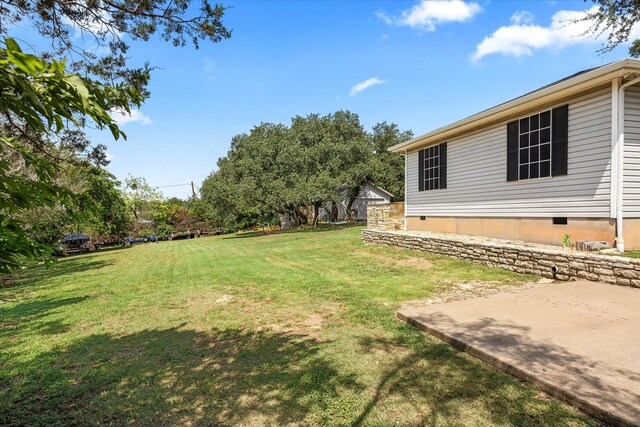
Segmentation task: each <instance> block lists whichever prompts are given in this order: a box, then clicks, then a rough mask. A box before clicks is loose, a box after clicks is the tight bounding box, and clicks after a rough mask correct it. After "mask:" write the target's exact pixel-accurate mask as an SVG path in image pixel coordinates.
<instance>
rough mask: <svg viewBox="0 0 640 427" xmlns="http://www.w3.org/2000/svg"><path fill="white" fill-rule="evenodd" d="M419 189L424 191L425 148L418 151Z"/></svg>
mask: <svg viewBox="0 0 640 427" xmlns="http://www.w3.org/2000/svg"><path fill="white" fill-rule="evenodd" d="M418 191H424V150H420V151H418Z"/></svg>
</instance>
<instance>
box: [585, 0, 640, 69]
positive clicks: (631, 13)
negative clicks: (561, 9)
mask: <svg viewBox="0 0 640 427" xmlns="http://www.w3.org/2000/svg"><path fill="white" fill-rule="evenodd" d="M585 1H586V0H585ZM593 2H594V3H595V4H596V5H597V6H598V7H597V8H596V9H594V10H592V11H590V12H589V13H587V15H586V16H585V17H584V18H581V19H580V21H585V22H589V23H590V24H591V25H590V27H589V30H588V33H590V34H592V35H594V36H601V35H603V34H607V41H606V43H605V44H604V46H603V47H602V49H601V52H604V53H606V52H609V51H611V50H613V49H615V48H616V47H618V46H620V45H621V44H622V43H625V42H627V41H631V46H630V47H629V55H631V56H632V57H634V58H637V57H639V56H640V39H635V40H629V38H630V37H631V34H632V30H633V27H634V26H635V25H636V24H637V23H638V21H640V1H638V0H593Z"/></svg>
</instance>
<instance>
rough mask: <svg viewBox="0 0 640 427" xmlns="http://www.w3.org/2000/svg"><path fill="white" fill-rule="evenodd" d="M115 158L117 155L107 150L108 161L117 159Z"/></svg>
mask: <svg viewBox="0 0 640 427" xmlns="http://www.w3.org/2000/svg"><path fill="white" fill-rule="evenodd" d="M115 158H116V156H114V155H113V154H111V153H109V152H107V157H106V159H107V161H108V162H110V161H112V160H113V159H115Z"/></svg>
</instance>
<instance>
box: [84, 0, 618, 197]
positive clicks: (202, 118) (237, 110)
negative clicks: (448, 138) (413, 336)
mask: <svg viewBox="0 0 640 427" xmlns="http://www.w3.org/2000/svg"><path fill="white" fill-rule="evenodd" d="M224 4H225V5H227V6H229V7H230V8H229V10H228V11H227V13H226V16H225V18H224V22H225V24H226V25H227V26H228V27H230V28H232V29H233V35H232V37H231V38H230V39H229V40H225V41H223V42H221V43H218V44H208V43H203V44H202V46H201V48H200V50H195V49H193V48H192V47H186V48H175V47H173V46H171V45H170V44H168V43H163V42H161V41H160V40H159V37H158V38H156V39H154V40H152V41H150V42H147V43H134V44H133V48H132V50H131V56H132V57H133V61H134V63H139V64H142V63H144V62H145V61H147V60H148V61H149V62H150V63H151V64H153V65H155V66H157V67H158V70H156V71H155V72H154V73H153V76H152V80H151V85H150V89H151V92H152V96H151V98H150V99H149V100H148V101H147V102H146V104H145V105H144V106H143V107H142V108H141V109H140V111H139V112H136V115H135V117H133V118H134V119H136V120H131V121H129V122H127V123H123V130H124V131H125V132H126V133H127V134H128V140H127V141H124V142H123V141H117V142H114V141H113V140H112V138H111V137H110V135H109V134H108V133H107V132H104V133H99V132H94V133H92V134H91V136H92V138H93V140H94V141H95V142H96V143H104V144H106V145H107V146H108V147H109V148H108V152H109V154H110V155H111V156H112V163H111V165H110V166H109V169H110V170H111V171H112V172H113V173H114V174H115V175H116V176H118V177H119V178H120V179H124V178H125V177H126V176H127V175H128V174H132V175H134V176H144V177H145V178H147V180H148V181H149V182H150V183H151V184H152V185H154V186H166V185H173V184H183V183H188V182H190V181H191V180H193V181H195V183H196V185H198V186H199V185H200V183H201V181H202V180H203V179H204V178H205V177H206V176H207V175H208V174H209V173H211V171H213V170H214V169H215V167H216V160H217V158H218V157H220V156H223V155H225V153H226V152H227V150H228V147H229V143H230V141H231V137H232V136H233V135H235V134H237V133H241V132H248V131H249V130H250V129H251V127H252V126H254V125H256V124H259V123H261V122H281V123H285V124H288V123H289V122H290V119H291V117H293V116H295V115H306V114H309V113H321V114H327V113H331V112H334V111H337V110H340V109H348V110H350V111H353V112H355V113H358V114H359V115H360V119H361V121H362V123H363V124H364V126H365V127H366V128H370V127H371V126H372V125H374V124H375V123H377V122H380V121H388V122H395V123H397V124H398V125H399V126H400V127H401V128H402V129H411V130H412V131H413V132H414V133H415V134H416V135H419V134H422V133H425V132H428V131H430V130H433V129H434V128H437V127H439V126H442V125H445V124H447V123H450V122H452V121H455V120H457V119H460V118H463V117H465V116H468V115H470V114H473V113H476V112H478V111H480V110H483V109H485V108H488V107H491V106H493V105H496V104H498V103H500V102H503V101H506V100H508V99H511V98H513V97H516V96H518V95H521V94H523V93H525V92H528V91H530V90H532V89H535V88H537V87H539V86H542V85H545V84H547V83H549V82H551V81H554V80H556V79H559V78H562V77H565V76H567V75H569V74H572V73H574V72H577V71H579V70H582V69H585V68H589V67H593V66H598V65H602V64H605V63H608V62H612V61H615V60H618V59H621V58H624V57H625V56H626V53H627V50H626V47H622V48H619V49H616V50H615V51H613V52H611V53H608V54H606V55H599V54H598V53H597V49H598V48H599V47H600V45H601V43H600V42H599V41H597V40H592V39H591V40H589V39H586V40H585V39H583V38H579V37H578V38H576V37H572V36H573V35H576V34H579V33H580V29H579V28H578V29H577V28H574V27H571V26H567V25H565V24H564V23H562V22H563V21H564V20H566V19H567V18H571V17H574V16H577V15H575V13H578V11H581V10H584V9H586V8H589V7H591V6H592V4H591V3H584V2H581V1H578V2H572V1H566V2H564V1H557V2H551V1H549V2H543V1H530V2H502V1H493V2H487V1H477V2H463V1H461V0H457V1H449V2H429V1H423V2H416V1H408V2H401V1H393V2H368V1H356V2H346V1H345V2H339V1H331V2H320V1H317V2H316V1H304V2H303V1H299V2H288V1H277V2H267V1H259V2H254V1H236V2H224ZM358 84H360V86H357V85H358ZM354 88H356V89H354ZM358 89H361V90H358ZM161 190H162V191H163V192H164V193H165V195H168V196H179V197H186V196H188V195H189V192H190V188H189V187H186V186H185V187H169V188H161Z"/></svg>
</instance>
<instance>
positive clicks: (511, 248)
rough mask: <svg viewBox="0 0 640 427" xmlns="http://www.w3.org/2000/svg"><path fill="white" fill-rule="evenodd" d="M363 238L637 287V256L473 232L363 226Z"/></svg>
mask: <svg viewBox="0 0 640 427" xmlns="http://www.w3.org/2000/svg"><path fill="white" fill-rule="evenodd" d="M362 240H363V241H365V242H367V243H377V244H383V245H389V246H397V247H401V248H406V249H413V250H418V251H423V252H430V253H435V254H441V255H448V256H452V257H456V258H462V259H467V260H469V261H473V262H475V263H479V264H482V265H486V266H490V267H498V268H503V269H505V270H509V271H514V272H516V273H521V274H535V275H537V276H542V277H548V278H553V279H556V280H579V279H586V280H592V281H601V282H606V283H611V284H617V285H625V286H632V287H638V288H640V259H632V258H624V257H620V256H610V255H603V254H594V253H586V252H575V251H570V250H565V249H563V248H560V247H558V248H555V247H553V246H546V245H539V244H533V243H525V242H514V241H509V240H499V239H488V238H482V237H475V236H461V235H455V234H441V233H427V232H406V231H405V232H399V231H385V230H375V229H370V228H369V229H364V230H363V231H362Z"/></svg>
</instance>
